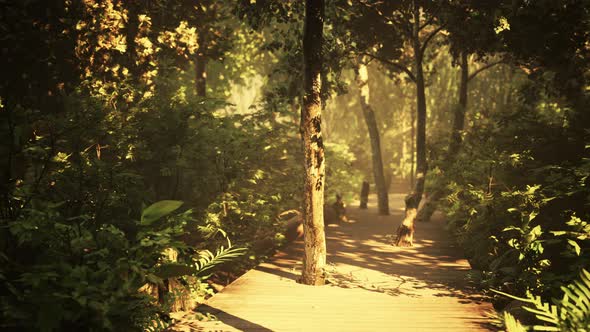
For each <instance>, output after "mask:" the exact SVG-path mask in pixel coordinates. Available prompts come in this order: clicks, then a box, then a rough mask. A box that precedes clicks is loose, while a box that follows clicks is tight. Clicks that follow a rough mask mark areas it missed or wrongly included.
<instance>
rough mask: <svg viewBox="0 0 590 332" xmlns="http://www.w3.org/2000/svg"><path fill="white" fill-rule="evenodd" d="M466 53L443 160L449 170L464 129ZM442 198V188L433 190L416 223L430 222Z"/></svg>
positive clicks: (419, 212) (466, 76)
mask: <svg viewBox="0 0 590 332" xmlns="http://www.w3.org/2000/svg"><path fill="white" fill-rule="evenodd" d="M467 60H468V59H467V52H463V53H461V60H460V61H461V62H460V67H461V80H460V81H459V105H457V107H455V113H454V118H453V129H452V131H451V139H450V142H449V151H448V154H447V156H446V158H445V163H444V166H445V168H447V169H449V168H450V167H452V166H453V164H454V163H455V158H456V157H457V154H458V153H459V150H460V149H461V144H462V143H463V137H462V132H463V129H464V128H465V113H466V112H467V88H468V84H469V62H468V61H467ZM443 196H444V188H435V189H434V191H433V193H432V194H431V195H430V197H428V199H427V200H426V202H424V205H423V206H422V208H421V209H420V211H418V216H417V217H416V219H417V220H418V221H421V222H423V221H430V218H431V217H432V215H433V214H434V211H436V208H437V207H438V202H439V200H440V199H441V198H442V197H443Z"/></svg>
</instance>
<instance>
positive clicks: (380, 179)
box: [355, 60, 389, 215]
mask: <svg viewBox="0 0 590 332" xmlns="http://www.w3.org/2000/svg"><path fill="white" fill-rule="evenodd" d="M355 74H356V81H357V84H358V87H359V100H360V104H361V108H362V110H363V115H364V117H365V123H366V124H367V129H368V131H369V139H370V141H371V156H372V159H373V175H374V177H375V187H376V189H377V204H378V209H379V214H380V215H389V198H388V195H387V184H386V183H385V175H384V173H383V158H382V157H381V142H380V139H379V128H378V127H377V120H376V119H375V112H374V111H373V108H372V107H371V105H370V104H369V72H368V70H367V66H366V65H364V64H363V63H362V60H361V61H359V65H358V68H357V69H356V71H355Z"/></svg>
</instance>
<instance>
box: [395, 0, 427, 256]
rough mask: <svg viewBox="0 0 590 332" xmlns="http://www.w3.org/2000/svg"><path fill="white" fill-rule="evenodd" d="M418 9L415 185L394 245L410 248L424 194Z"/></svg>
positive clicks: (417, 21) (423, 104) (423, 98)
mask: <svg viewBox="0 0 590 332" xmlns="http://www.w3.org/2000/svg"><path fill="white" fill-rule="evenodd" d="M419 30H420V8H419V5H418V4H417V3H416V2H414V36H413V39H414V40H413V42H414V65H415V69H416V76H415V77H416V111H417V112H416V116H417V120H418V121H417V125H416V184H415V186H414V190H413V191H412V192H411V193H410V194H408V196H407V197H406V215H405V217H404V220H403V221H402V224H401V225H400V226H399V228H398V229H397V237H396V240H395V244H396V245H398V246H401V247H407V246H412V245H413V241H414V223H415V221H416V214H417V212H418V206H420V200H421V199H422V194H423V193H424V181H425V180H426V170H427V165H426V94H425V91H424V89H425V88H424V70H423V68H422V58H423V56H422V52H421V44H420V39H419V34H418V33H419Z"/></svg>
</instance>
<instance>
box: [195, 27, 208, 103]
mask: <svg viewBox="0 0 590 332" xmlns="http://www.w3.org/2000/svg"><path fill="white" fill-rule="evenodd" d="M198 36H199V40H198V41H197V42H198V43H199V49H198V50H197V54H196V55H195V60H194V61H195V89H196V92H197V96H199V97H205V96H206V95H207V56H206V54H205V53H206V52H205V51H206V49H207V46H206V45H207V44H206V43H207V40H206V38H205V34H204V33H199V35H198Z"/></svg>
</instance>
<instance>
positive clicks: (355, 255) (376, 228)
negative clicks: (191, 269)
mask: <svg viewBox="0 0 590 332" xmlns="http://www.w3.org/2000/svg"><path fill="white" fill-rule="evenodd" d="M371 203H373V204H371ZM390 206H391V212H392V214H391V215H390V216H386V217H384V216H377V210H376V207H375V204H374V201H373V202H370V205H369V209H368V210H359V209H357V208H349V209H348V212H349V216H350V219H351V222H350V223H347V224H342V225H332V226H330V227H329V228H328V230H327V239H328V253H329V255H328V264H329V266H328V272H329V281H330V284H329V285H326V286H321V287H311V286H305V285H301V284H298V283H296V281H295V280H296V279H297V278H298V276H299V275H300V271H301V263H300V261H301V255H302V243H300V242H299V243H295V244H293V245H292V246H291V247H290V248H289V249H288V250H287V251H286V252H280V253H278V254H277V255H276V256H275V257H274V258H273V260H271V261H270V262H268V263H264V264H261V265H259V266H258V267H257V268H256V269H253V270H251V271H249V272H247V273H246V274H244V275H243V276H242V277H240V278H238V279H237V280H236V281H234V282H233V283H232V284H231V285H229V286H228V287H226V288H225V289H224V290H223V291H222V292H220V293H219V294H217V295H215V296H213V297H212V298H211V299H209V300H208V301H207V303H206V305H204V306H201V307H199V308H200V309H199V310H200V311H201V312H208V313H211V314H213V315H215V316H216V317H217V318H218V319H219V320H220V322H205V323H203V322H201V323H199V324H198V326H199V327H198V328H195V329H193V330H199V331H432V330H438V331H487V330H488V329H486V326H485V324H484V323H485V322H486V319H485V313H486V311H491V310H492V307H491V305H490V304H489V303H486V302H485V301H484V299H482V298H481V297H480V296H478V295H477V294H474V293H472V292H470V290H469V287H468V285H467V284H468V282H467V278H466V277H467V273H468V271H469V269H470V267H469V264H468V262H467V261H466V260H464V259H462V258H460V257H461V253H460V251H459V250H457V249H456V248H454V247H453V245H452V242H451V241H450V239H449V238H448V236H447V233H446V231H445V230H444V221H443V220H442V219H441V218H440V217H438V218H437V217H436V215H435V218H434V219H433V221H432V222H430V223H421V224H418V225H417V226H416V240H415V243H414V247H412V248H398V247H393V246H391V245H390V243H391V239H390V235H389V234H392V233H393V231H394V230H395V229H396V227H397V225H398V224H399V222H400V221H401V219H402V216H403V195H400V194H396V195H391V197H390Z"/></svg>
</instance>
